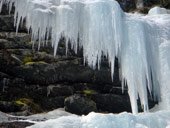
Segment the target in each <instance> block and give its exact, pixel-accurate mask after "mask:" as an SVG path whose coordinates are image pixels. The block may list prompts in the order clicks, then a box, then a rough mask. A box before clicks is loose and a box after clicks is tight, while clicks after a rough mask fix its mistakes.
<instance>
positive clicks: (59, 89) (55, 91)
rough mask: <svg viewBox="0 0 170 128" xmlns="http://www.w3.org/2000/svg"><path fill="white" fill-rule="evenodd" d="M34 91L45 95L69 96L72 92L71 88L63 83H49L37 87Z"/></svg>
mask: <svg viewBox="0 0 170 128" xmlns="http://www.w3.org/2000/svg"><path fill="white" fill-rule="evenodd" d="M35 92H36V93H38V94H39V95H42V96H47V97H56V96H70V95H72V94H73V88H72V87H70V86H65V85H49V86H47V87H39V88H38V89H36V90H35Z"/></svg>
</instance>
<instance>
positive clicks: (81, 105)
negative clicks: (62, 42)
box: [64, 95, 97, 115]
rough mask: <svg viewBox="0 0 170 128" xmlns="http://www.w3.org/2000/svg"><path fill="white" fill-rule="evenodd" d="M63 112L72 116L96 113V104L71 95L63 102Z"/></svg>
mask: <svg viewBox="0 0 170 128" xmlns="http://www.w3.org/2000/svg"><path fill="white" fill-rule="evenodd" d="M64 105H65V110H66V111H68V112H71V113H74V114H78V115H82V114H85V115H86V114H88V113H89V112H92V111H94V112H96V111H97V107H96V103H95V102H94V101H93V100H90V99H87V98H85V97H81V96H79V95H73V96H70V97H67V98H66V99H65V101H64Z"/></svg>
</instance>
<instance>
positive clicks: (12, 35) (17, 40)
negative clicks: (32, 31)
mask: <svg viewBox="0 0 170 128" xmlns="http://www.w3.org/2000/svg"><path fill="white" fill-rule="evenodd" d="M0 38H1V39H6V40H9V41H12V42H14V43H13V45H15V44H17V47H16V48H19V47H21V48H23V47H26V46H27V47H28V46H29V48H31V47H30V46H31V45H32V44H31V42H30V40H31V36H30V35H29V34H27V33H17V34H16V32H0ZM11 47H13V46H11Z"/></svg>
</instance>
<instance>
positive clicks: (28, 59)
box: [24, 56, 32, 63]
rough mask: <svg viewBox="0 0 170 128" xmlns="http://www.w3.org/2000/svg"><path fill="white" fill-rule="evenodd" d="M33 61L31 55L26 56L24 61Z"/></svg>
mask: <svg viewBox="0 0 170 128" xmlns="http://www.w3.org/2000/svg"><path fill="white" fill-rule="evenodd" d="M31 61H32V57H31V56H25V57H24V63H27V62H31Z"/></svg>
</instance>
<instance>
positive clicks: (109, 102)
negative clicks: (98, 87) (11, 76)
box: [91, 94, 131, 113]
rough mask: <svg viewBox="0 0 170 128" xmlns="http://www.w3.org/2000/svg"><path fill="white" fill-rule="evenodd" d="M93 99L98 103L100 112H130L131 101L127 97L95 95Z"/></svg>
mask: <svg viewBox="0 0 170 128" xmlns="http://www.w3.org/2000/svg"><path fill="white" fill-rule="evenodd" d="M91 98H92V100H93V101H94V102H96V106H97V108H98V110H100V111H102V112H103V111H104V112H112V113H120V112H123V111H127V112H130V111H131V110H130V108H131V107H130V101H129V99H128V98H127V96H120V95H115V94H93V95H91Z"/></svg>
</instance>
